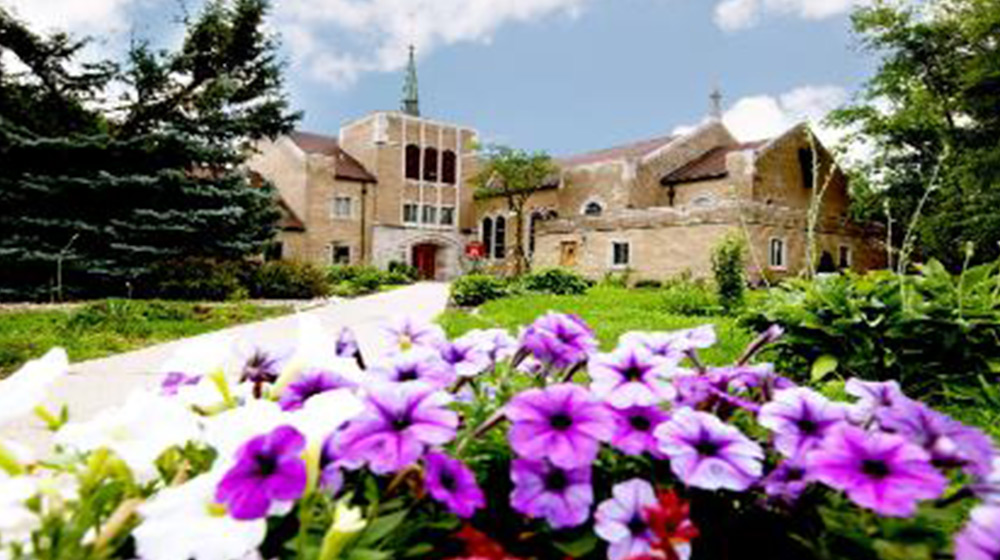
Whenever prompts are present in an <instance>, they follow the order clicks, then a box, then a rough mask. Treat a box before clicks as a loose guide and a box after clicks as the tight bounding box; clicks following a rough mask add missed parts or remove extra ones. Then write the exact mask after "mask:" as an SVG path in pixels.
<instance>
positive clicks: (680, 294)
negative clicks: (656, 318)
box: [662, 280, 722, 316]
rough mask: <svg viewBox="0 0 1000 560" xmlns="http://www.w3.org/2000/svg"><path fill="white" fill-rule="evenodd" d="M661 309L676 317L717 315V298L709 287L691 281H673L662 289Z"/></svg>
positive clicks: (719, 309)
mask: <svg viewBox="0 0 1000 560" xmlns="http://www.w3.org/2000/svg"><path fill="white" fill-rule="evenodd" d="M662 293H663V300H662V308H663V310H664V311H666V312H667V313H675V314H677V315H695V316H701V315H718V314H719V313H721V312H722V307H721V306H720V305H719V300H718V297H717V296H716V294H715V292H714V291H713V290H712V288H711V287H710V286H707V285H706V284H705V283H703V282H694V281H691V280H674V281H670V282H667V284H666V285H665V286H664V287H663V290H662Z"/></svg>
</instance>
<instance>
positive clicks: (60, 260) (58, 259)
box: [56, 233, 80, 303]
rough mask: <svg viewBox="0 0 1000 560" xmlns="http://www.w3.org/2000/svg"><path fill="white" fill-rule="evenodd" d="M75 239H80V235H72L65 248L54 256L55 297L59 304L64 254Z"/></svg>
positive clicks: (61, 294)
mask: <svg viewBox="0 0 1000 560" xmlns="http://www.w3.org/2000/svg"><path fill="white" fill-rule="evenodd" d="M77 237H80V234H79V233H74V234H73V237H70V238H69V243H67V244H66V246H65V247H63V248H62V250H60V251H59V254H58V255H56V296H57V298H58V301H59V302H60V303H61V302H62V300H63V281H62V269H63V266H62V265H63V259H64V258H65V257H66V252H67V251H69V248H70V247H71V246H72V245H73V242H74V241H76V238H77Z"/></svg>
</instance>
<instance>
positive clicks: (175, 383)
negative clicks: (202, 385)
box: [160, 371, 201, 397]
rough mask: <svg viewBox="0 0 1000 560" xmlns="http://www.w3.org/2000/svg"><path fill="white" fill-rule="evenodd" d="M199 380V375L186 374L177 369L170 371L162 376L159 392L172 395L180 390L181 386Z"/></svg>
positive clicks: (196, 382)
mask: <svg viewBox="0 0 1000 560" xmlns="http://www.w3.org/2000/svg"><path fill="white" fill-rule="evenodd" d="M200 381H201V376H200V375H187V374H185V373H181V372H179V371H172V372H170V373H168V374H166V375H165V376H164V377H163V382H161V383H160V394H161V395H164V396H168V397H172V396H174V395H176V394H177V392H178V391H180V389H181V387H184V386H188V385H197V384H198V383H199V382H200Z"/></svg>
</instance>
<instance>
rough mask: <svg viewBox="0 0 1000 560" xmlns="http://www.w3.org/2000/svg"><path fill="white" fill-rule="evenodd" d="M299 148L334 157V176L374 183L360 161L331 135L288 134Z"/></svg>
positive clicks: (310, 152) (374, 179)
mask: <svg viewBox="0 0 1000 560" xmlns="http://www.w3.org/2000/svg"><path fill="white" fill-rule="evenodd" d="M288 137H289V138H291V140H292V142H294V143H295V145H296V146H298V147H299V149H300V150H302V151H303V152H305V153H307V154H323V155H327V156H330V157H332V158H334V160H335V163H334V169H335V170H336V171H335V172H336V175H335V176H336V177H337V178H338V179H343V180H345V181H357V182H359V183H375V182H377V179H376V178H375V176H374V175H372V174H371V173H370V172H369V171H368V170H367V169H365V166H364V165H362V164H361V162H360V161H358V160H356V159H354V157H353V156H351V154H349V153H347V152H345V151H344V149H343V148H341V147H340V144H339V143H338V142H337V139H336V138H334V137H332V136H324V135H322V134H313V133H311V132H301V131H295V132H292V133H291V134H289V135H288Z"/></svg>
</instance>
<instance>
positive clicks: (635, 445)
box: [611, 406, 670, 457]
mask: <svg viewBox="0 0 1000 560" xmlns="http://www.w3.org/2000/svg"><path fill="white" fill-rule="evenodd" d="M611 412H612V414H614V418H615V431H614V434H612V436H611V445H613V446H614V447H615V448H616V449H618V450H619V451H621V452H622V453H625V454H626V455H642V454H643V453H652V454H653V455H655V456H657V457H659V456H660V451H659V449H658V446H657V441H656V437H655V436H654V435H653V433H654V432H655V431H656V428H657V427H658V426H659V425H660V424H662V423H663V422H665V421H666V420H667V419H668V418H669V417H670V415H669V414H667V413H666V412H665V411H664V410H663V409H661V408H660V407H658V406H632V407H629V408H618V409H611Z"/></svg>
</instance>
